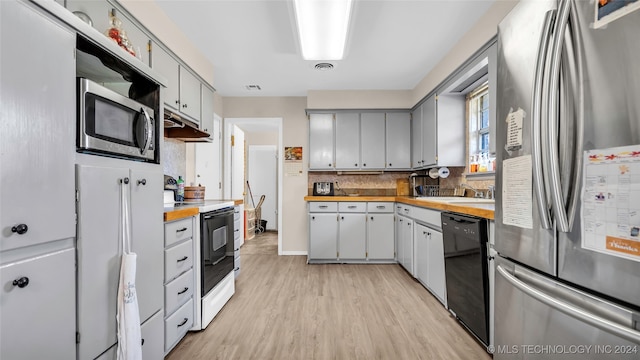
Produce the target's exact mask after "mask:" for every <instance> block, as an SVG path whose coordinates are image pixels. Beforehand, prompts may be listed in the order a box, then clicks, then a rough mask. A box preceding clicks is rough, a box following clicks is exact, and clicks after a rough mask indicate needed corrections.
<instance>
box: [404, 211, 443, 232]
mask: <svg viewBox="0 0 640 360" xmlns="http://www.w3.org/2000/svg"><path fill="white" fill-rule="evenodd" d="M411 211H412V217H413V218H414V219H415V220H416V221H419V222H421V223H424V224H425V225H429V226H431V227H434V228H436V229H441V228H442V219H441V217H440V211H437V210H431V209H425V208H419V207H416V208H413V209H412V210H411Z"/></svg>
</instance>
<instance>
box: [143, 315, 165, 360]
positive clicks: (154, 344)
mask: <svg viewBox="0 0 640 360" xmlns="http://www.w3.org/2000/svg"><path fill="white" fill-rule="evenodd" d="M163 315H164V312H163V311H162V310H160V311H158V312H157V313H155V314H154V315H153V316H152V317H151V318H149V320H147V321H145V322H144V323H142V326H141V327H140V332H141V337H142V360H157V359H162V358H163V357H164V351H163V350H164V321H163Z"/></svg>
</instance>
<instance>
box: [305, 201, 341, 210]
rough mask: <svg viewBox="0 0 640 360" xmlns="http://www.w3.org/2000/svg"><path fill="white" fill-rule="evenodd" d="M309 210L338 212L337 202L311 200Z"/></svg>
mask: <svg viewBox="0 0 640 360" xmlns="http://www.w3.org/2000/svg"><path fill="white" fill-rule="evenodd" d="M309 212H338V203H337V202H310V203H309Z"/></svg>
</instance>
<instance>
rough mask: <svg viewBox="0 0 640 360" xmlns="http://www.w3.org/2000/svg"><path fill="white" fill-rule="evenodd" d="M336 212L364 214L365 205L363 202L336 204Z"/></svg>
mask: <svg viewBox="0 0 640 360" xmlns="http://www.w3.org/2000/svg"><path fill="white" fill-rule="evenodd" d="M338 211H339V212H341V213H343V212H366V211H367V203H364V202H341V203H338Z"/></svg>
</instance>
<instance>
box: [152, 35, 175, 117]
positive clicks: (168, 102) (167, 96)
mask: <svg viewBox="0 0 640 360" xmlns="http://www.w3.org/2000/svg"><path fill="white" fill-rule="evenodd" d="M151 67H152V68H153V69H155V70H156V71H158V72H159V73H160V74H162V76H164V77H165V78H166V79H167V87H166V88H163V89H162V98H163V101H164V104H165V106H166V107H168V108H169V109H172V110H174V111H179V109H180V94H179V90H180V88H179V86H180V65H179V64H178V61H177V60H176V59H174V58H173V57H172V56H171V55H170V54H169V53H168V52H167V51H166V50H164V49H163V48H162V47H161V46H159V45H158V44H155V43H154V44H153V46H152V47H151Z"/></svg>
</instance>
